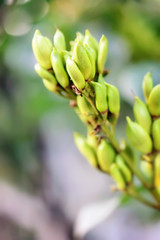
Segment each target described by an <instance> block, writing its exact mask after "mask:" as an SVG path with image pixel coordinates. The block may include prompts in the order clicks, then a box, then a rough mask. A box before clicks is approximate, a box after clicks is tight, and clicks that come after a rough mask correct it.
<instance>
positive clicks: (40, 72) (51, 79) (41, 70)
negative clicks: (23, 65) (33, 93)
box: [34, 63, 57, 86]
mask: <svg viewBox="0 0 160 240" xmlns="http://www.w3.org/2000/svg"><path fill="white" fill-rule="evenodd" d="M34 69H35V71H36V73H37V74H38V75H39V76H40V77H41V78H42V79H45V80H47V81H49V82H51V83H52V84H53V85H55V86H56V85H57V81H56V79H55V77H54V76H53V74H52V73H50V72H49V71H47V70H46V69H45V68H43V67H41V65H40V64H39V63H36V64H35V66H34Z"/></svg>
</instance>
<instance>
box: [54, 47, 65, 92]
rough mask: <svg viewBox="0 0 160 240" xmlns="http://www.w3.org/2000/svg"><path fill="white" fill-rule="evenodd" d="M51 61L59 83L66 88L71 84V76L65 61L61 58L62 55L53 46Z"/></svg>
mask: <svg viewBox="0 0 160 240" xmlns="http://www.w3.org/2000/svg"><path fill="white" fill-rule="evenodd" d="M51 63H52V67H53V70H54V72H55V76H56V79H57V81H58V82H59V84H60V85H61V86H62V87H63V88H66V87H68V85H69V78H68V75H67V73H66V71H65V69H64V66H63V62H62V59H61V56H60V55H59V53H58V52H57V50H56V49H55V48H53V51H52V54H51Z"/></svg>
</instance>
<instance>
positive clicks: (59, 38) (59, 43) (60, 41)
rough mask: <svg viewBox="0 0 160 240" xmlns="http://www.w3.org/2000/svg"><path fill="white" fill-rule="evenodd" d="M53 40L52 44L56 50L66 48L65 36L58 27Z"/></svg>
mask: <svg viewBox="0 0 160 240" xmlns="http://www.w3.org/2000/svg"><path fill="white" fill-rule="evenodd" d="M53 41H54V46H55V48H57V50H58V51H62V50H66V41H65V37H64V34H63V33H62V32H61V31H60V30H59V29H57V30H56V33H55V34H54V38H53Z"/></svg>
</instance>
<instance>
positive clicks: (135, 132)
mask: <svg viewBox="0 0 160 240" xmlns="http://www.w3.org/2000/svg"><path fill="white" fill-rule="evenodd" d="M142 87H143V93H144V97H145V102H143V101H142V100H140V99H139V98H138V97H137V96H135V102H134V106H133V113H134V117H135V122H133V121H132V120H131V119H130V118H129V117H127V130H126V131H127V136H128V139H129V141H130V143H131V144H132V145H133V146H134V147H135V149H137V150H138V151H139V152H141V153H142V160H141V161H140V169H141V171H142V173H143V174H144V176H145V177H146V179H147V181H148V182H149V183H150V184H151V185H152V186H153V185H154V186H155V187H156V189H157V191H158V193H159V194H160V164H159V162H160V154H159V151H160V84H158V85H157V86H154V87H153V80H152V76H151V73H147V74H146V75H145V77H144V80H143V85H142Z"/></svg>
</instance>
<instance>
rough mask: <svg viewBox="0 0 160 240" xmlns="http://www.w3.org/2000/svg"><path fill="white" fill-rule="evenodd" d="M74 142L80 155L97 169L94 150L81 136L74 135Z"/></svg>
mask: <svg viewBox="0 0 160 240" xmlns="http://www.w3.org/2000/svg"><path fill="white" fill-rule="evenodd" d="M74 141H75V144H76V146H77V148H78V149H79V151H80V152H81V154H82V155H83V156H84V157H85V158H87V160H88V161H89V163H90V164H91V165H92V166H93V167H97V158H96V154H95V152H94V149H93V148H92V147H91V146H90V145H89V144H88V143H87V140H86V139H85V138H84V137H83V136H82V135H81V134H79V133H74Z"/></svg>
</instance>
